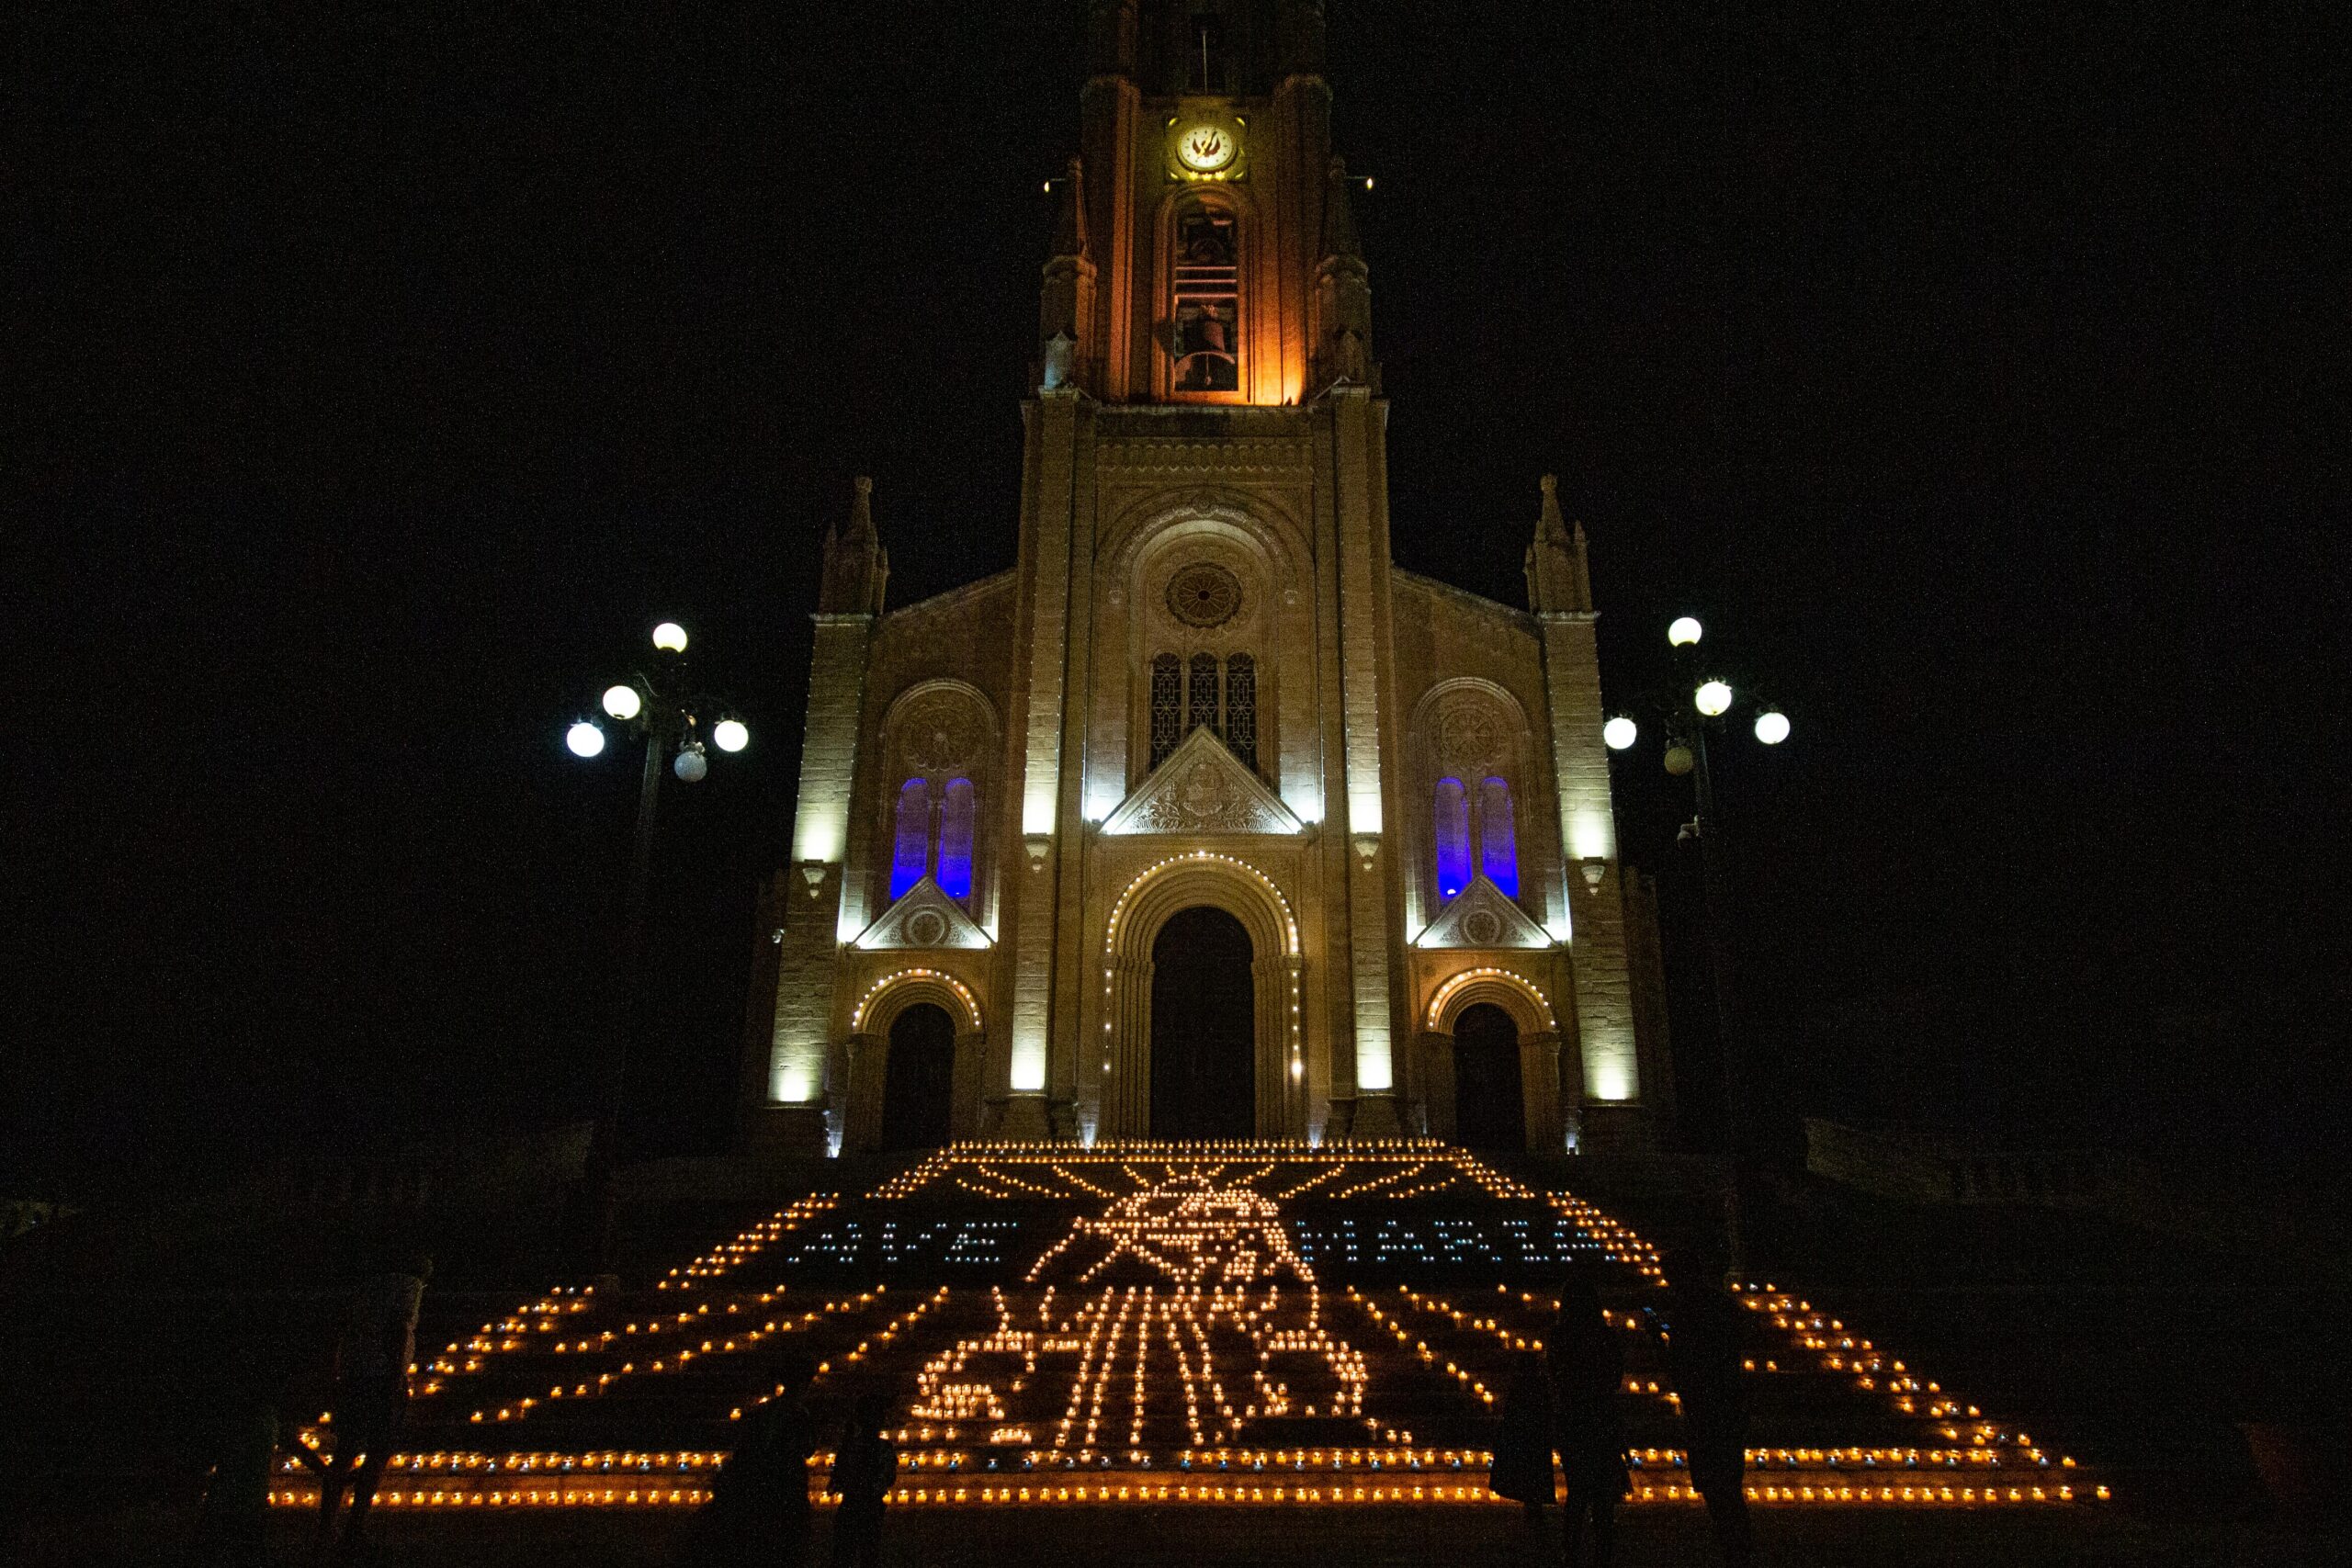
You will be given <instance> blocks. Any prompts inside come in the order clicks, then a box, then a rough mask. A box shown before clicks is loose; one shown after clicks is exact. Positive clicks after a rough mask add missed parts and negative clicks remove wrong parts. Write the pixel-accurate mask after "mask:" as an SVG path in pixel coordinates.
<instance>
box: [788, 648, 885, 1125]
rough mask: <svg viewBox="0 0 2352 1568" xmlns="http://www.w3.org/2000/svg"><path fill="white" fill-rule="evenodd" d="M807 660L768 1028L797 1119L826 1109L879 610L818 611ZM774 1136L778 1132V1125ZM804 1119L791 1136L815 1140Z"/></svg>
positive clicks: (851, 915)
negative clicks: (805, 708)
mask: <svg viewBox="0 0 2352 1568" xmlns="http://www.w3.org/2000/svg"><path fill="white" fill-rule="evenodd" d="M815 619H816V623H817V630H816V641H815V646H814V648H813V649H812V650H811V652H810V655H809V715H808V726H807V730H806V733H805V736H804V738H803V739H802V742H801V751H800V793H799V798H798V802H797V807H796V809H795V812H794V816H793V832H792V858H793V864H792V865H791V866H790V867H788V868H787V869H786V872H785V874H784V876H783V878H782V881H781V886H780V888H779V893H778V902H779V906H780V908H778V911H777V913H778V916H779V919H778V920H777V925H776V929H777V931H779V932H780V933H781V934H780V935H779V936H778V938H777V939H776V947H777V952H776V980H775V1021H774V1024H773V1027H772V1029H771V1032H770V1035H769V1046H768V1062H767V1072H766V1075H765V1080H766V1081H765V1082H764V1084H763V1086H762V1087H763V1090H764V1096H763V1099H764V1103H765V1104H766V1105H767V1106H768V1107H770V1108H774V1109H780V1108H783V1107H797V1108H800V1110H801V1111H804V1112H807V1113H808V1114H804V1115H799V1116H797V1117H786V1120H787V1121H790V1122H794V1124H795V1125H796V1126H798V1124H799V1123H801V1122H809V1120H810V1118H811V1116H813V1115H815V1114H816V1113H818V1112H820V1111H822V1109H823V1106H824V1102H825V1097H826V1092H827V1089H828V1087H829V1086H828V1084H827V1082H826V1079H827V1076H828V1075H827V1070H826V1044H827V1034H828V1032H829V1031H830V1030H831V1024H832V1013H833V992H834V985H835V980H836V972H837V969H838V967H839V961H840V953H841V942H842V939H841V934H840V932H841V928H842V925H844V924H845V923H848V922H850V921H854V920H856V919H858V918H859V915H860V911H859V910H858V909H856V908H853V907H849V906H854V904H855V903H856V902H857V900H856V899H855V898H854V897H853V896H852V895H851V893H850V890H849V887H848V880H847V877H846V876H845V875H844V863H845V862H846V860H847V858H848V851H849V810H850V800H851V797H852V794H853V791H854V788H855V785H856V776H857V761H858V758H857V741H858V731H859V728H860V722H861V717H862V714H863V711H864V705H865V662H866V652H867V649H868V646H869V644H870V643H871V641H872V637H873V629H874V617H873V616H872V615H869V614H865V613H863V612H853V613H832V614H820V615H817V616H816V617H815ZM771 1136H772V1134H771ZM809 1136H810V1134H809V1133H808V1131H807V1129H806V1128H802V1129H801V1130H800V1131H798V1132H796V1133H795V1134H793V1135H792V1138H791V1141H793V1142H796V1143H799V1142H806V1141H808V1139H809Z"/></svg>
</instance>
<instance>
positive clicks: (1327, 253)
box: [1315, 158, 1378, 386]
mask: <svg viewBox="0 0 2352 1568" xmlns="http://www.w3.org/2000/svg"><path fill="white" fill-rule="evenodd" d="M1352 183H1353V182H1351V180H1350V179H1349V178H1348V164H1347V160H1345V159H1344V158H1334V159H1332V160H1331V168H1330V177H1329V181H1328V183H1327V185H1326V187H1325V190H1324V194H1323V262H1322V265H1319V266H1317V268H1316V269H1315V283H1316V303H1317V312H1316V314H1317V324H1318V327H1319V329H1320V330H1319V331H1318V333H1317V340H1318V341H1317V377H1316V379H1317V381H1319V382H1321V383H1323V384H1325V385H1327V386H1328V385H1329V384H1330V383H1331V382H1334V381H1353V382H1357V383H1359V384H1363V385H1372V384H1374V383H1376V382H1377V380H1378V373H1377V372H1376V370H1375V369H1374V366H1373V359H1372V283H1371V270H1370V269H1369V268H1367V267H1366V266H1365V265H1364V264H1363V243H1362V242H1361V241H1359V240H1358V239H1357V237H1356V219H1355V209H1354V208H1353V207H1352V206H1351V205H1350V203H1349V200H1348V190H1349V186H1351V184H1352Z"/></svg>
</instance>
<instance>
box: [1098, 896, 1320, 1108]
mask: <svg viewBox="0 0 2352 1568" xmlns="http://www.w3.org/2000/svg"><path fill="white" fill-rule="evenodd" d="M1195 908H1210V909H1214V910H1216V911H1220V912H1221V913H1222V914H1224V915H1225V916H1227V917H1228V918H1230V919H1232V920H1234V921H1235V922H1236V923H1238V925H1239V927H1240V928H1241V931H1243V932H1244V933H1246V934H1247V936H1248V938H1249V943H1250V969H1249V986H1250V1018H1251V1021H1252V1028H1251V1039H1252V1044H1251V1050H1250V1088H1251V1091H1252V1092H1251V1099H1252V1101H1253V1107H1254V1108H1253V1111H1252V1114H1251V1122H1252V1125H1251V1126H1250V1128H1249V1129H1248V1130H1247V1134H1248V1135H1255V1136H1258V1137H1297V1136H1303V1135H1305V1133H1306V1052H1305V1043H1304V1041H1303V1039H1302V1035H1301V1030H1300V1017H1301V1009H1302V998H1301V995H1300V987H1301V963H1300V956H1299V939H1298V921H1297V919H1296V917H1295V915H1294V914H1293V913H1292V911H1291V907H1290V901H1289V899H1288V898H1287V897H1284V896H1283V892H1282V890H1281V888H1279V887H1277V886H1275V885H1274V882H1273V879H1272V877H1269V876H1268V875H1267V874H1265V873H1263V872H1261V871H1260V870H1259V869H1258V868H1257V867H1255V866H1253V865H1250V863H1248V862H1246V861H1243V860H1241V859H1240V858H1239V857H1238V856H1235V855H1228V854H1224V853H1221V852H1217V851H1214V850H1193V851H1189V852H1185V853H1182V854H1177V855H1171V856H1170V857H1169V858H1167V859H1166V860H1162V861H1159V862H1157V863H1153V864H1152V865H1149V866H1148V867H1146V868H1145V869H1144V870H1143V871H1142V872H1140V873H1138V874H1136V876H1135V877H1134V878H1133V879H1132V880H1131V881H1130V882H1129V883H1128V884H1127V886H1126V887H1125V890H1124V891H1122V892H1121V893H1120V895H1119V897H1118V898H1117V900H1116V901H1115V902H1114V904H1113V906H1112V909H1111V918H1110V919H1109V921H1108V923H1107V924H1106V926H1105V928H1104V931H1103V940H1104V944H1105V951H1104V953H1103V990H1102V993H1101V996H1100V998H1098V1006H1097V1007H1096V1008H1093V1009H1090V1010H1089V1025H1090V1028H1091V1031H1092V1032H1093V1033H1094V1036H1095V1038H1096V1040H1098V1041H1099V1044H1098V1045H1096V1046H1094V1047H1093V1048H1092V1049H1091V1050H1087V1051H1084V1052H1082V1053H1081V1056H1080V1072H1081V1075H1082V1077H1083V1078H1085V1079H1089V1080H1091V1082H1092V1084H1093V1085H1095V1086H1097V1088H1098V1089H1099V1093H1100V1099H1099V1100H1097V1102H1096V1105H1097V1114H1096V1118H1095V1124H1096V1130H1097V1132H1098V1133H1100V1134H1103V1135H1104V1136H1113V1137H1142V1136H1146V1135H1148V1134H1149V1133H1150V1132H1151V1129H1152V1125H1153V1120H1154V1119H1153V1116H1152V1105H1151V1092H1152V1082H1153V1071H1152V979H1153V975H1154V972H1155V965H1154V959H1153V952H1154V949H1155V947H1156V946H1157V944H1158V942H1159V937H1160V933H1161V931H1163V929H1165V928H1166V927H1167V926H1168V925H1169V923H1170V921H1171V920H1173V919H1176V918H1177V917H1178V916H1179V915H1182V914H1183V913H1185V912H1186V911H1189V910H1193V909H1195Z"/></svg>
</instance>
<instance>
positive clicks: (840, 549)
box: [817, 474, 890, 615]
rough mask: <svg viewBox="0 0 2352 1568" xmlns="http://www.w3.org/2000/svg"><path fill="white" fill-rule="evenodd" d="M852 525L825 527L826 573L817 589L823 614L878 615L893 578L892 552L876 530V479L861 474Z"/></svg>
mask: <svg viewBox="0 0 2352 1568" xmlns="http://www.w3.org/2000/svg"><path fill="white" fill-rule="evenodd" d="M856 485H857V495H856V499H855V500H854V501H852V502H850V509H849V527H848V528H847V529H846V530H843V529H840V528H836V527H833V526H831V525H828V526H827V527H826V529H825V575H824V581H823V583H822V584H821V585H820V587H819V589H818V591H817V613H818V614H819V615H880V614H881V613H882V586H883V584H884V583H885V582H887V581H889V577H890V553H889V552H888V550H886V549H884V548H883V547H882V545H881V541H880V540H879V539H877V538H876V536H875V533H874V503H873V501H872V499H871V497H872V496H873V494H874V481H873V480H872V479H868V478H866V477H865V475H864V474H860V475H858V476H857V480H856Z"/></svg>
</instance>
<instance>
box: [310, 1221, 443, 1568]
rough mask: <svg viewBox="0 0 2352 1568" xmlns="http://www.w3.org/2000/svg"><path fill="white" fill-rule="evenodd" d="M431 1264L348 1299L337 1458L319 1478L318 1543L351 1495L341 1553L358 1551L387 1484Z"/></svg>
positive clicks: (335, 1426)
mask: <svg viewBox="0 0 2352 1568" xmlns="http://www.w3.org/2000/svg"><path fill="white" fill-rule="evenodd" d="M432 1277H433V1260H432V1259H431V1258H417V1259H416V1260H415V1261H414V1262H413V1263H410V1264H409V1265H407V1266H406V1267H405V1268H402V1269H394V1270H392V1271H391V1272H390V1273H385V1274H379V1275H377V1276H375V1277H374V1278H373V1279H371V1280H368V1281H367V1282H366V1283H365V1284H363V1285H361V1286H360V1287H359V1290H358V1292H357V1293H356V1295H355V1296H354V1297H353V1298H352V1303H351V1316H350V1318H349V1320H348V1321H347V1322H346V1323H345V1326H344V1333H343V1342H342V1344H341V1345H340V1346H339V1347H338V1348H337V1349H336V1352H335V1394H334V1421H333V1422H332V1423H331V1424H330V1425H331V1429H332V1430H333V1432H334V1457H333V1458H332V1459H331V1460H330V1461H328V1462H327V1463H326V1464H325V1465H324V1466H323V1467H322V1470H321V1472H320V1476H319V1544H320V1547H321V1549H322V1550H324V1549H326V1548H327V1547H329V1546H330V1545H332V1544H334V1541H335V1530H334V1522H335V1514H336V1512H337V1511H338V1510H339V1509H340V1508H341V1507H342V1506H343V1495H344V1493H345V1490H346V1489H347V1490H348V1491H349V1492H350V1494H351V1517H350V1518H349V1519H348V1520H347V1521H346V1522H345V1525H344V1528H343V1537H342V1541H341V1545H342V1550H343V1553H344V1555H345V1556H349V1555H350V1554H351V1553H352V1552H353V1551H356V1550H357V1548H358V1545H359V1540H360V1532H361V1531H362V1530H363V1529H365V1528H366V1525H367V1521H368V1505H369V1504H371V1503H373V1502H374V1501H375V1500H376V1487H377V1485H378V1483H380V1482H381V1481H382V1480H383V1478H384V1466H385V1464H386V1462H387V1461H390V1459H391V1457H392V1445H393V1444H394V1443H396V1442H398V1441H399V1440H400V1432H401V1420H402V1418H403V1417H404V1416H406V1415H407V1414H408V1370H409V1366H410V1364H411V1363H412V1362H413V1361H414V1360H415V1359H416V1314H417V1309H418V1308H419V1307H420V1306H421V1305H423V1303H424V1284H425V1281H426V1280H430V1279H431V1278H432Z"/></svg>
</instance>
